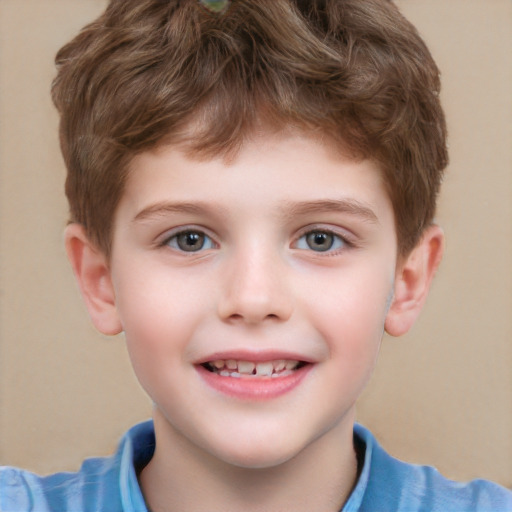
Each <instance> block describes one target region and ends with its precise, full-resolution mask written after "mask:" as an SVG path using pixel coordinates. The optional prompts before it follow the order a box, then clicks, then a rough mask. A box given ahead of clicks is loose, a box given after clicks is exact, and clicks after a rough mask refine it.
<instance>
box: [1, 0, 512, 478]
mask: <svg viewBox="0 0 512 512" xmlns="http://www.w3.org/2000/svg"><path fill="white" fill-rule="evenodd" d="M104 5H105V2H104V1H103V0H44V1H41V0H0V38H1V40H0V44H1V46H0V52H1V53H0V91H1V97H0V130H1V132H0V145H1V146H0V169H1V177H0V235H1V237H0V244H1V263H0V279H1V280H0V301H1V302H0V314H1V317H0V340H1V344H0V405H1V407H0V463H3V464H10V465H19V466H24V467H28V468H31V469H33V470H36V471H39V472H44V473H46V472H50V471H56V470H59V469H66V470H73V469H77V468H78V467H79V464H80V461H81V459H83V458H84V457H86V456H91V455H101V454H107V453H110V452H111V451H112V450H113V449H114V447H115V444H116V442H117V439H118V437H119V436H120V435H121V434H122V432H123V431H124V430H126V429H127V428H128V427H129V426H130V425H131V424H132V423H134V422H136V421H138V420H142V419H145V418H146V417H148V415H149V414H150V405H149V402H148V400H147V399H146V397H145V396H144V395H143V393H142V392H141V390H140V388H139V387H138V384H137V383H136V382H135V379H134V377H132V375H131V370H130V366H129V362H128V359H127V356H126V354H125V351H124V347H123V339H122V337H118V338H114V339H109V338H106V337H102V336H100V335H98V334H96V333H95V331H94V330H93V328H92V327H91V326H90V324H89V322H88V319H87V316H86V313H85V310H84V307H83V306H82V304H81V301H80V298H79V294H78V291H77V289H76V287H75V284H74V282H73V279H72V276H71V272H70V270H69V267H68V265H67V262H66V260H65V256H64V251H63V248H62V229H63V227H64V225H65V222H66V204H65V201H64V197H63V193H62V186H63V180H64V169H63V164H62V161H61V157H60V154H59V151H58V144H57V136H56V133H57V116H56V113H55V112H54V110H53V107H52V105H51V102H50V98H49V87H50V81H51V79H52V77H53V75H54V69H53V56H54V54H55V52H56V51H57V49H58V48H59V47H60V46H61V45H62V44H63V43H64V42H66V41H67V40H68V39H69V38H70V37H71V36H72V35H74V34H75V32H76V31H77V30H78V29H79V28H80V27H81V26H82V25H83V24H84V23H85V22H87V21H89V20H91V19H92V18H93V17H94V16H95V15H97V14H98V13H99V12H100V10H101V9H102V7H103V6H104ZM399 5H400V6H401V7H402V9H403V11H404V13H405V14H406V15H407V16H408V17H409V18H410V19H411V20H412V21H413V22H414V23H415V24H416V25H417V26H418V28H419V30H420V32H421V33H422V35H423V36H424V37H425V39H426V40H427V42H428V44H429V45H430V47H431V50H432V52H433V53H434V56H435V57H436V59H437V61H438V63H439V65H440V67H441V69H442V71H443V77H444V90H443V99H444V103H445V106H446V111H447V115H448V122H449V127H450V149H451V165H450V168H449V173H448V175H447V178H446V181H445V184H444V191H443V195H442V198H441V204H440V209H439V215H438V219H439V222H440V223H441V224H442V225H443V226H444V228H445V230H446V234H447V237H448V245H447V252H446V257H445V261H444V263H443V265H442V268H441V270H440V272H439V274H438V276H437V278H436V281H435V283H434V287H433V290H432V294H431V297H430V299H429V302H428V304H427V308H426V311H425V314H424V315H423V317H422V319H421V320H420V322H419V324H418V325H417V326H416V327H415V329H414V330H413V332H412V333H411V334H410V335H408V336H406V337H404V338H402V339H386V340H385V342H384V346H383V349H382V356H381V361H380V363H379V366H378V369H377V372H376V375H375V376H374V378H373V380H372V382H371V384H370V387H369V389H368V391H367V392H366V393H365V395H364V397H363V399H362V400H361V403H360V407H359V418H360V421H362V422H363V423H365V424H366V425H367V426H369V427H370V428H371V429H372V430H373V431H374V432H375V433H376V434H377V436H378V437H379V438H380V440H381V441H382V443H383V444H384V446H385V447H386V448H387V449H388V450H389V451H391V453H393V454H395V455H397V456H399V457H402V458H404V459H406V460H409V461H413V462H418V463H427V464H434V465H436V466H437V467H439V468H440V469H441V470H442V472H444V473H445V474H446V475H448V476H450V477H453V478H457V479H468V478H473V477H476V476H481V477H485V478H490V479H493V480H496V481H498V482H500V483H502V484H504V485H508V486H512V272H511V265H512V172H511V171H512V65H511V56H512V2H511V1H510V0H428V1H426V0H400V1H399Z"/></svg>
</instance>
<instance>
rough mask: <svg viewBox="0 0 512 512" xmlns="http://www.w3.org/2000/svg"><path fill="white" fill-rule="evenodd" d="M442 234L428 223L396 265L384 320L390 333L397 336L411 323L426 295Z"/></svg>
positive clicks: (440, 253)
mask: <svg viewBox="0 0 512 512" xmlns="http://www.w3.org/2000/svg"><path fill="white" fill-rule="evenodd" d="M443 250H444V234H443V231H442V229H441V228H440V227H439V226H436V225H433V226H430V227H429V228H428V229H427V230H425V233H424V234H423V236H422V238H421V240H420V241H419V242H418V244H417V245H416V247H415V248H414V249H413V250H412V251H411V252H410V254H409V255H408V256H407V257H406V258H405V259H404V261H402V262H401V263H400V265H399V266H398V268H397V273H396V276H395V283H394V295H393V300H392V303H391V306H390V308H389V311H388V314H387V316H386V321H385V329H386V332H387V333H388V334H390V335H391V336H401V335H402V334H405V333H406V332H407V331H409V329H410V328H411V327H412V326H413V324H414V322H415V321H416V319H417V318H418V316H419V314H420V312H421V310H422V308H423V305H424V304H425V301H426V299H427V296H428V292H429V289H430V284H431V282H432V279H433V278H434V275H435V273H436V270H437V268H438V266H439V264H440V263H441V259H442V256H443Z"/></svg>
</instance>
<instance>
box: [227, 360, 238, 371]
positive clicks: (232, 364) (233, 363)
mask: <svg viewBox="0 0 512 512" xmlns="http://www.w3.org/2000/svg"><path fill="white" fill-rule="evenodd" d="M226 366H227V367H228V368H229V369H230V370H236V368H237V364H236V361H235V360H234V359H228V360H227V361H226Z"/></svg>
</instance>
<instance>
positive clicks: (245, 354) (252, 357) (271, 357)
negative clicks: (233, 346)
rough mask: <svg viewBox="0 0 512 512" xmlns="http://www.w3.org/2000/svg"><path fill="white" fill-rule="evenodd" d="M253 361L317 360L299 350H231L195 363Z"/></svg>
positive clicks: (212, 354)
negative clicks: (298, 351)
mask: <svg viewBox="0 0 512 512" xmlns="http://www.w3.org/2000/svg"><path fill="white" fill-rule="evenodd" d="M230 359H231V360H233V359H234V360H235V361H251V362H254V363H262V362H265V361H276V360H280V359H285V360H291V361H301V362H304V363H314V362H315V361H314V360H313V359H312V358H311V357H308V356H306V355H304V354H299V353H297V352H291V351H288V350H247V349H243V350H229V351H219V352H213V353H211V354H209V355H207V356H205V357H202V358H201V359H200V360H198V361H196V362H195V364H205V363H208V362H210V361H220V360H222V361H227V360H230Z"/></svg>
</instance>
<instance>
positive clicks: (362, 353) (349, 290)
mask: <svg viewBox="0 0 512 512" xmlns="http://www.w3.org/2000/svg"><path fill="white" fill-rule="evenodd" d="M379 270H380V271H379ZM322 284H323V286H321V287H317V289H318V290H319V289H323V293H316V294H314V297H312V300H310V301H309V304H308V305H307V308H308V310H309V318H310V321H311V322H312V323H314V324H315V326H316V328H317V330H318V331H319V332H320V333H321V334H322V336H323V338H324V339H325V340H326V341H327V343H328V344H329V348H330V351H331V355H333V356H336V355H338V354H340V355H343V354H345V355H347V353H350V354H351V359H352V360H353V362H356V361H357V360H358V359H362V360H364V359H367V358H368V357H369V355H370V354H372V353H375V354H376V352H377V351H378V348H379V346H380V341H381V339H382V335H383V332H384V322H385V318H386V313H387V310H388V308H389V303H390V297H391V296H392V291H393V272H392V271H389V269H379V268H378V267H377V268H375V269H373V271H371V272H370V271H368V269H366V271H359V272H358V271H355V270H353V271H347V272H343V273H340V275H339V276H334V278H333V277H332V276H331V277H330V279H325V281H324V282H323V283H322Z"/></svg>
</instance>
